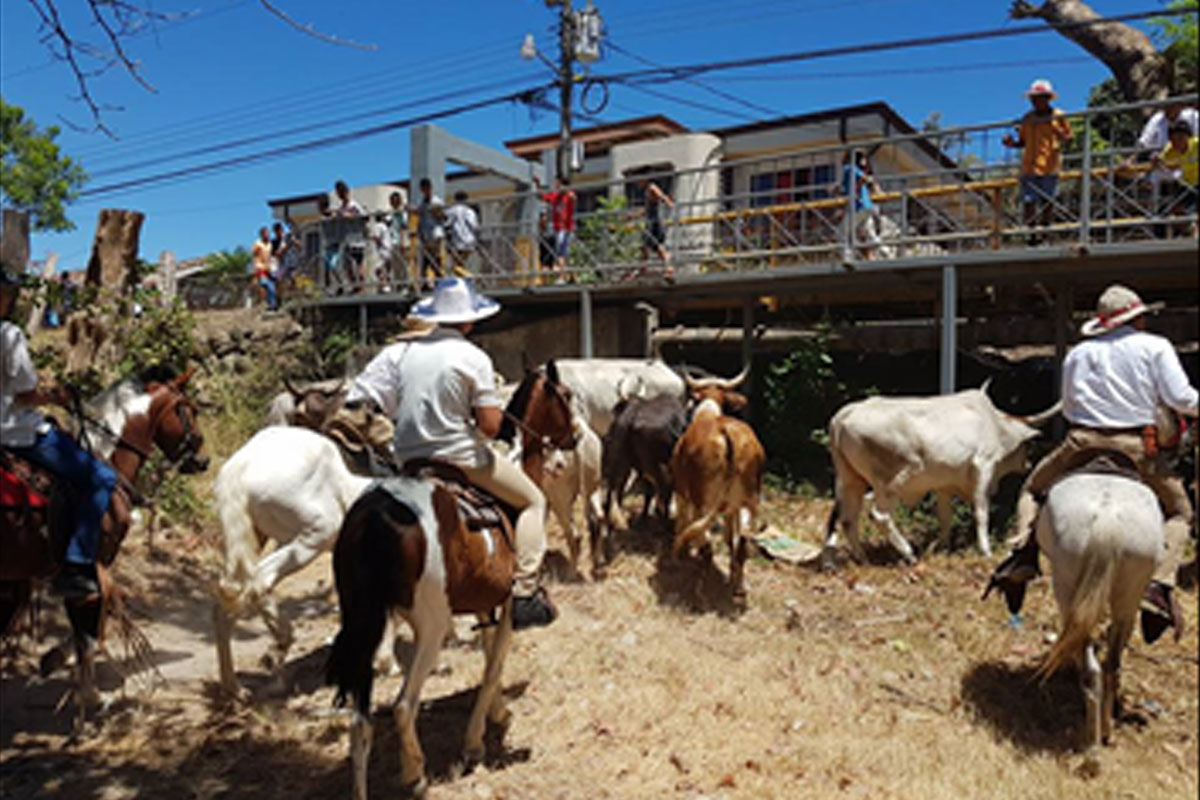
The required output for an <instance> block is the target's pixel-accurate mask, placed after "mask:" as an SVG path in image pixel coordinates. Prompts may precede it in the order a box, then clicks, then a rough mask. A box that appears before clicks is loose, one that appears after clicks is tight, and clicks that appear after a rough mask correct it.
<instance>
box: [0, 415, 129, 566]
mask: <svg viewBox="0 0 1200 800" xmlns="http://www.w3.org/2000/svg"><path fill="white" fill-rule="evenodd" d="M9 449H10V450H11V452H12V453H13V455H16V456H19V457H21V458H23V459H25V460H26V461H28V462H29V463H31V464H35V465H37V466H39V467H41V468H42V469H44V470H46V471H47V472H50V473H51V474H53V475H54V476H56V477H57V478H59V479H60V480H65V481H66V482H67V483H69V484H70V485H71V489H72V490H73V491H74V493H75V497H74V498H72V500H73V502H70V503H67V505H66V510H67V512H68V513H69V514H70V517H69V518H68V519H67V520H66V524H67V526H68V529H69V530H70V531H71V539H70V542H69V543H68V544H67V556H66V560H67V561H68V562H70V563H72V564H92V563H94V562H95V561H96V548H97V546H98V545H99V543H100V523H101V521H102V520H103V519H104V512H106V511H108V501H109V499H110V498H111V497H112V492H113V489H114V488H115V487H116V485H117V473H116V472H114V471H113V468H112V467H110V466H109V465H108V464H105V463H104V462H103V461H101V460H99V459H98V458H96V457H95V456H93V455H92V454H91V453H89V452H88V451H86V450H84V449H83V448H82V447H80V446H79V445H78V444H76V443H75V440H74V439H72V438H71V437H70V436H68V435H67V434H65V433H63V432H62V431H60V430H59V429H58V428H51V429H50V430H49V431H48V432H46V433H43V434H39V435H38V438H37V441H36V442H34V443H33V444H32V445H30V446H29V447H12V448H9Z"/></svg>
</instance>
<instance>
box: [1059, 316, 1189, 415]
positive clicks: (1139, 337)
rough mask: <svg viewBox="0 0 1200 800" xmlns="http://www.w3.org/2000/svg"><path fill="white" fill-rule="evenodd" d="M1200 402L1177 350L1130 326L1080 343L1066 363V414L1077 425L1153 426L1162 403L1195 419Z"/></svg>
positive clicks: (1150, 334)
mask: <svg viewBox="0 0 1200 800" xmlns="http://www.w3.org/2000/svg"><path fill="white" fill-rule="evenodd" d="M1196 401H1197V394H1196V390H1195V388H1193V387H1192V385H1191V383H1189V382H1188V377H1187V373H1185V372H1184V371H1183V366H1182V365H1181V364H1180V363H1179V355H1178V354H1177V353H1176V352H1175V347H1174V346H1173V345H1172V344H1171V343H1170V342H1169V341H1167V340H1166V339H1164V338H1163V337H1161V336H1156V335H1154V334H1152V333H1146V332H1145V331H1139V330H1136V329H1134V328H1131V327H1129V326H1127V325H1125V326H1122V327H1120V328H1117V329H1116V330H1115V331H1111V332H1109V333H1106V334H1103V335H1101V336H1097V337H1096V338H1094V339H1089V340H1087V341H1084V342H1081V343H1080V344H1078V345H1076V346H1075V347H1074V348H1073V349H1072V350H1071V352H1070V353H1068V354H1067V357H1066V359H1065V360H1064V361H1063V416H1065V417H1066V418H1067V419H1068V420H1070V421H1071V422H1073V423H1075V424H1076V425H1083V426H1086V427H1088V428H1135V427H1141V426H1143V425H1153V424H1154V409H1155V408H1156V407H1157V406H1158V405H1159V404H1163V405H1166V406H1168V407H1170V408H1173V409H1175V410H1176V411H1178V412H1180V413H1182V414H1188V415H1190V416H1193V417H1194V416H1196Z"/></svg>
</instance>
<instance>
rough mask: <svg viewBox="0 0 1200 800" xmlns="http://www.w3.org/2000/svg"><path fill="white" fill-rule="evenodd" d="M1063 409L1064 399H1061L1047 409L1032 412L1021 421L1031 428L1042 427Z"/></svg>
mask: <svg viewBox="0 0 1200 800" xmlns="http://www.w3.org/2000/svg"><path fill="white" fill-rule="evenodd" d="M1060 411H1062V400H1059V401H1058V402H1057V403H1055V404H1054V405H1052V406H1050V407H1049V408H1047V409H1046V410H1045V411H1042V412H1039V413H1037V414H1030V415H1029V416H1027V417H1025V418H1024V419H1022V420H1021V421H1022V422H1024V423H1025V424H1026V425H1028V426H1029V427H1031V428H1040V427H1042V426H1043V425H1045V424H1046V423H1047V422H1049V421H1050V420H1052V419H1054V417H1055V416H1056V415H1057V414H1058V413H1059V412H1060Z"/></svg>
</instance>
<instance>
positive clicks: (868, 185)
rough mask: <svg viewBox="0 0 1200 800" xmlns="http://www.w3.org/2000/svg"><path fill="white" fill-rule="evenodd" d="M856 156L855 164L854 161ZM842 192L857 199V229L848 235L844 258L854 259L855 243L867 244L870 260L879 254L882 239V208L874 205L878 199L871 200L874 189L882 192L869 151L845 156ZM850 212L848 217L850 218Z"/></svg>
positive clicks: (866, 254) (866, 250)
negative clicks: (880, 230)
mask: <svg viewBox="0 0 1200 800" xmlns="http://www.w3.org/2000/svg"><path fill="white" fill-rule="evenodd" d="M851 158H853V164H852V163H851ZM840 191H841V193H842V194H844V195H845V196H846V197H850V198H853V199H854V231H853V236H850V235H849V233H847V234H846V240H845V250H844V252H843V257H844V258H845V259H846V260H847V261H851V260H853V257H854V251H853V249H852V247H851V244H852V241H851V240H853V242H862V243H866V245H867V246H866V247H865V248H863V258H865V259H870V258H871V257H873V256H874V255H875V253H876V248H877V247H878V246H879V243H880V242H881V241H882V238H881V237H880V235H879V208H878V207H877V206H876V205H875V201H874V200H872V199H871V193H872V192H878V191H879V184H878V183H876V182H875V175H874V172H873V171H872V170H871V162H870V160H869V159H868V158H867V154H866V153H864V152H862V151H861V150H859V151H847V152H846V154H845V155H844V156H842V185H841V187H840ZM849 218H850V217H849V215H848V214H847V216H846V219H847V220H849ZM843 231H847V232H848V231H849V226H848V225H845V226H843Z"/></svg>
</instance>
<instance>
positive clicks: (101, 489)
mask: <svg viewBox="0 0 1200 800" xmlns="http://www.w3.org/2000/svg"><path fill="white" fill-rule="evenodd" d="M20 287H21V280H20V278H19V277H18V276H17V275H16V274H15V273H14V272H10V271H9V269H8V268H7V267H4V268H0V447H3V448H4V449H5V450H8V451H9V452H11V453H12V454H13V455H15V456H17V457H19V458H23V459H24V460H26V461H28V462H29V463H31V464H34V465H36V466H38V467H41V468H42V469H44V470H46V471H47V472H49V473H51V474H52V475H54V476H55V478H56V479H58V480H61V481H65V482H66V483H67V484H68V485H69V486H70V487H71V488H72V489H73V490H74V493H75V494H74V502H72V503H68V504H65V505H64V506H63V512H64V514H66V515H67V519H65V520H64V521H63V524H64V525H65V526H66V527H67V529H68V530H69V531H70V537H71V538H70V540H69V542H68V544H67V550H66V553H65V554H64V555H63V563H62V565H61V567H60V569H59V571H58V573H57V574H56V575H55V577H54V582H53V584H52V588H53V589H54V591H55V592H57V593H59V594H61V595H63V596H64V597H66V598H68V599H78V598H85V597H88V596H90V595H93V594H96V593H97V592H99V591H100V585H99V581H98V578H97V575H96V554H97V550H98V548H99V545H100V533H101V524H102V522H103V520H104V515H105V513H106V512H107V511H108V503H109V500H110V499H111V497H112V492H113V489H114V488H116V485H117V473H116V472H115V471H114V470H113V468H112V467H110V466H109V465H108V464H106V463H104V462H103V461H101V460H100V459H98V458H96V457H95V456H93V455H92V454H91V453H89V452H88V451H87V450H84V449H83V448H82V447H80V446H79V444H78V443H77V442H76V441H75V439H74V438H72V437H71V436H70V435H69V434H67V433H66V432H64V431H61V430H59V429H58V427H57V426H55V425H53V424H51V422H50V421H49V420H47V419H46V418H45V417H43V416H42V415H41V414H40V413H39V412H38V410H37V406H39V405H47V404H55V405H60V406H64V407H65V406H67V404H68V403H69V402H70V396H69V395H68V394H67V393H66V391H64V390H63V389H62V387H59V386H50V387H42V386H39V385H38V375H37V371H36V370H35V369H34V366H33V361H32V360H31V359H30V357H29V347H28V344H27V342H26V340H25V334H24V332H22V331H21V329H20V328H19V327H17V326H16V325H15V324H14V323H12V322H10V321H9V319H8V318H9V316H10V315H11V314H12V312H13V309H14V308H15V307H16V304H17V294H18V293H19V291H20Z"/></svg>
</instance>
